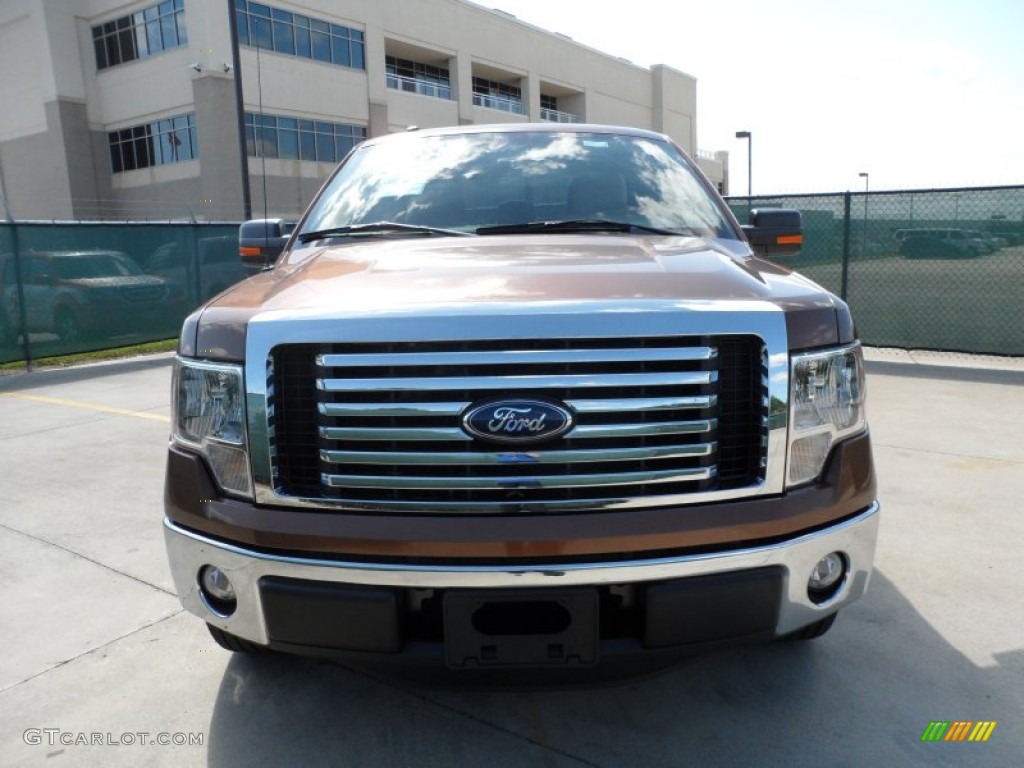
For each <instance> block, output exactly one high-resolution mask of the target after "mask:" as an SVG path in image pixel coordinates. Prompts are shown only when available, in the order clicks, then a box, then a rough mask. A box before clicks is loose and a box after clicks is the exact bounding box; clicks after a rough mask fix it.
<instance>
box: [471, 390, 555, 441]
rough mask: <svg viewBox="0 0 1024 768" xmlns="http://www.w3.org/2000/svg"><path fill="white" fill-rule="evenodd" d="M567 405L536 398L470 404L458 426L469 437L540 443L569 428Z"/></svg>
mask: <svg viewBox="0 0 1024 768" xmlns="http://www.w3.org/2000/svg"><path fill="white" fill-rule="evenodd" d="M572 426H573V419H572V413H570V412H569V410H568V409H566V408H563V407H561V406H558V405H554V404H553V403H545V402H542V401H540V400H501V401H498V402H494V403H487V405H478V406H476V407H475V408H470V409H469V410H468V411H466V413H465V414H464V415H463V417H462V428H463V429H464V430H466V432H468V433H469V434H470V435H472V436H473V437H480V438H483V439H485V440H493V441H497V442H503V443H540V442H543V441H545V440H551V439H552V438H555V437H558V436H559V435H561V434H564V433H566V432H568V431H569V430H570V429H572Z"/></svg>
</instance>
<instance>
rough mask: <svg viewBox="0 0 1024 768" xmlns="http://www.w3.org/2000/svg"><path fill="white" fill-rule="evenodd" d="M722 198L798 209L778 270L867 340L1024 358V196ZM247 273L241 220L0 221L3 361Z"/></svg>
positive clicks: (96, 345) (117, 329)
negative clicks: (842, 308) (796, 226)
mask: <svg viewBox="0 0 1024 768" xmlns="http://www.w3.org/2000/svg"><path fill="white" fill-rule="evenodd" d="M728 203H729V205H730V207H731V208H732V210H733V212H734V213H735V214H736V216H737V218H739V220H740V221H746V220H747V218H748V216H749V212H750V210H751V209H752V208H766V207H785V208H796V209H798V210H800V211H801V212H802V214H803V223H804V247H803V250H802V252H801V253H800V255H799V256H796V257H793V258H788V259H784V260H783V259H780V261H784V263H785V264H786V265H787V266H791V267H793V268H794V269H796V270H798V271H800V272H802V273H803V274H805V275H807V276H808V277H810V278H811V279H812V280H815V281H816V282H818V283H820V284H821V285H823V286H825V287H826V288H828V289H829V290H831V291H832V292H834V293H836V294H837V295H839V296H840V297H842V298H844V299H845V300H846V301H847V302H848V303H849V304H850V306H851V308H852V310H853V313H854V317H855V318H856V320H857V325H858V331H859V333H860V336H861V338H862V339H863V341H864V343H865V344H867V345H869V346H876V347H895V348H900V349H912V350H939V351H945V352H959V353H968V354H987V355H1015V356H1019V355H1024V322H1022V314H1024V313H1022V309H1024V187H997V188H971V189H952V190H924V191H906V192H871V193H863V192H859V193H849V192H848V193H845V194H830V195H789V196H772V197H754V198H730V199H729V200H728ZM246 274H247V273H246V270H245V268H244V267H243V266H242V264H241V262H240V260H239V257H238V224H237V223H197V222H192V223H169V222H168V223H155V222H134V223H112V222H75V223H70V222H69V223H62V222H18V223H13V222H8V223H2V222H0V299H2V300H0V363H2V362H9V361H15V360H34V359H38V358H41V357H50V356H55V355H65V354H71V353H76V352H86V351H92V350H96V349H104V348H110V347H117V346H124V345H127V344H136V343H142V342H146V341H156V340H160V339H169V338H174V337H175V336H177V334H178V331H179V328H180V325H181V321H182V320H183V319H184V317H185V316H186V315H187V314H188V313H189V312H190V311H191V310H192V309H193V308H195V307H197V306H199V305H200V304H201V303H203V302H204V301H205V300H206V299H208V298H209V297H211V296H214V295H216V294H217V293H219V292H220V291H222V290H224V289H225V288H227V287H228V286H230V285H232V284H233V283H235V282H237V281H238V280H241V279H242V278H244V277H245V276H246Z"/></svg>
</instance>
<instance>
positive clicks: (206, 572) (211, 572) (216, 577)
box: [199, 565, 238, 616]
mask: <svg viewBox="0 0 1024 768" xmlns="http://www.w3.org/2000/svg"><path fill="white" fill-rule="evenodd" d="M199 590H200V592H201V594H202V596H203V599H204V600H205V601H206V606H207V608H209V609H210V610H211V611H213V612H214V613H216V614H219V615H221V616H229V615H231V614H232V613H234V612H235V606H236V605H237V602H238V601H237V598H236V596H235V588H234V586H233V585H232V584H231V580H230V579H229V578H228V577H227V574H225V573H224V571H222V570H221V569H220V568H218V567H217V566H215V565H204V566H203V567H202V568H200V569H199Z"/></svg>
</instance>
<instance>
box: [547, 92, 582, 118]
mask: <svg viewBox="0 0 1024 768" xmlns="http://www.w3.org/2000/svg"><path fill="white" fill-rule="evenodd" d="M540 119H541V120H545V121H547V122H549V123H578V122H579V121H580V119H579V118H578V117H576V115H574V114H572V113H571V112H562V111H561V110H559V109H558V97H556V96H545V95H544V94H543V93H542V94H541V95H540Z"/></svg>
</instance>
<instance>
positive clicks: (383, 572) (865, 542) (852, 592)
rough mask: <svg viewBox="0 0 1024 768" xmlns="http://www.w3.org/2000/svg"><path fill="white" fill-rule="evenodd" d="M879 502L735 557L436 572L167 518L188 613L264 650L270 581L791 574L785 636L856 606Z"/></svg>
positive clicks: (504, 583) (463, 581)
mask: <svg viewBox="0 0 1024 768" xmlns="http://www.w3.org/2000/svg"><path fill="white" fill-rule="evenodd" d="M878 511H879V505H878V502H877V501H876V502H873V503H872V504H871V505H870V506H869V507H868V508H867V509H865V510H864V511H862V512H861V513H860V514H858V515H857V516H856V517H854V518H851V519H849V520H846V521H844V522H842V523H839V524H838V525H834V526H832V527H830V528H826V529H823V530H820V531H816V532H814V533H810V534H806V535H804V536H800V537H798V538H795V539H791V540H788V541H785V542H781V543H778V544H772V545H768V546H763V547H751V548H748V549H738V550H732V551H728V552H717V553H712V554H701V555H684V556H679V557H668V558H659V559H650V560H632V561H625V562H613V563H567V564H561V565H559V564H551V565H545V566H541V567H538V566H536V565H532V566H531V565H507V566H501V565H472V566H447V565H446V566H430V565H409V564H375V563H352V562H344V561H336V560H316V559H312V558H300V557H286V556H281V555H272V554H266V553H263V552H258V551H254V550H250V549H245V548H243V547H239V546H236V545H233V544H226V543H223V542H220V541H216V540H214V539H210V538H207V537H205V536H201V535H198V534H196V533H193V532H191V531H187V530H185V529H182V528H180V527H178V526H177V525H175V524H174V523H172V522H171V521H169V520H166V519H165V520H164V538H165V540H166V543H167V553H168V558H169V560H170V565H171V572H172V575H173V577H174V585H175V588H176V589H177V592H178V596H179V598H180V599H181V603H182V605H183V606H184V607H185V609H186V610H188V611H190V612H191V613H194V614H196V615H197V616H199V617H200V618H202V619H203V620H204V621H207V622H209V623H210V624H212V625H214V626H217V627H220V628H221V629H223V630H225V631H226V632H230V633H231V634H233V635H236V636H238V637H241V638H244V639H246V640H250V641H252V642H254V643H258V644H260V645H265V644H267V643H268V642H269V638H268V635H267V628H266V622H265V620H264V613H263V606H262V603H261V599H260V589H259V582H260V579H261V578H263V577H267V576H277V577H284V578H293V579H305V580H310V581H321V582H333V583H343V584H359V585H369V586H381V587H405V588H413V589H446V588H477V589H479V588H485V589H509V588H521V587H533V588H537V587H552V588H564V587H571V586H586V585H602V584H630V583H637V582H648V581H662V580H668V579H680V578H686V577H689V576H703V575H708V574H720V573H726V572H730V571H742V570H747V569H751V568H761V567H765V566H781V567H782V568H783V569H784V570H785V579H784V585H785V586H784V594H783V595H782V601H781V605H780V609H779V616H778V623H777V625H776V628H775V633H776V635H784V634H786V633H788V632H792V631H794V630H797V629H800V628H801V627H804V626H807V625H808V624H812V623H814V622H815V621H817V620H819V619H821V618H823V617H824V616H827V615H828V614H830V613H834V612H835V611H836V610H838V609H839V608H841V607H842V606H844V605H846V604H848V603H850V602H852V601H854V600H856V599H857V598H859V597H860V596H861V595H863V594H864V591H865V590H866V589H867V585H868V580H869V578H870V575H871V567H872V562H873V559H874V552H875V540H876V536H877V532H878ZM830 552H841V553H843V554H844V555H845V557H846V560H847V562H848V563H849V571H848V573H847V575H846V577H845V579H844V581H843V584H842V585H841V587H840V588H839V590H838V592H836V594H835V595H834V596H833V597H832V598H831V599H829V600H828V601H827V602H825V603H822V604H820V605H818V604H815V603H813V602H811V600H810V599H809V598H808V596H807V579H808V577H809V576H810V574H811V570H812V568H813V567H814V565H815V563H817V562H818V560H820V559H821V558H822V557H823V556H825V555H826V554H828V553H830ZM204 565H215V566H217V567H218V568H219V569H220V570H221V571H223V572H224V573H226V574H227V576H228V578H229V579H230V580H231V583H232V584H233V585H234V588H235V592H236V594H237V596H238V605H237V608H236V609H235V611H234V613H232V615H230V616H226V617H225V616H221V615H219V614H218V613H217V612H216V611H215V610H213V609H212V608H211V607H210V606H208V605H207V603H206V601H205V599H204V598H203V596H202V594H201V593H200V590H199V584H198V573H199V570H200V569H201V568H202V567H203V566H204Z"/></svg>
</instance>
